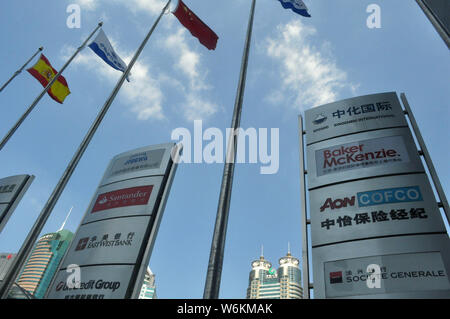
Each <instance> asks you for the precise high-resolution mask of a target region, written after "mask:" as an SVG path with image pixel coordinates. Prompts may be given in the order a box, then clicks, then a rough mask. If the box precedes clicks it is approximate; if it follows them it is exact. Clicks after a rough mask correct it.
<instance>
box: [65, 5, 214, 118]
mask: <svg viewBox="0 0 450 319" xmlns="http://www.w3.org/2000/svg"><path fill="white" fill-rule="evenodd" d="M69 1H70V0H69ZM76 1H77V2H78V3H79V4H80V5H81V6H83V8H86V9H88V10H95V9H97V7H98V6H99V3H100V2H102V0H76ZM102 3H104V4H105V5H106V3H109V4H110V3H114V4H118V5H123V6H124V7H125V8H126V9H127V10H129V11H131V12H132V13H134V14H137V13H142V12H143V13H147V14H148V15H152V16H154V15H157V14H159V13H160V12H161V9H162V8H163V7H164V5H165V4H166V3H167V0H128V1H122V0H108V2H107V1H106V0H105V1H103V2H102ZM175 5H176V1H174V2H173V3H172V7H173V6H175ZM174 20H176V19H175V18H174V17H172V16H171V19H167V21H166V23H164V25H163V30H164V31H165V33H166V32H167V36H166V37H165V39H164V42H163V47H164V48H165V49H167V50H168V51H169V52H170V54H171V56H172V58H173V59H174V60H175V63H174V69H175V71H177V74H181V75H182V76H184V77H185V78H187V81H184V80H182V79H180V76H177V78H176V79H175V78H172V77H170V76H169V75H167V74H163V73H161V72H160V73H159V74H155V72H154V71H153V72H152V75H153V76H154V77H155V78H152V77H151V76H150V73H149V68H150V66H149V65H146V64H144V63H142V62H138V63H136V64H135V66H134V67H133V69H132V71H131V73H132V78H131V80H132V82H131V83H125V84H124V87H123V89H122V90H121V91H123V92H124V93H123V94H124V95H125V98H126V99H128V100H129V101H130V102H131V103H130V105H131V110H132V111H133V112H135V113H136V114H137V117H138V119H141V120H146V119H149V118H157V119H162V118H164V115H163V112H162V102H163V100H164V95H163V93H162V90H161V85H169V86H174V85H175V86H176V87H177V88H178V92H179V93H180V94H182V98H183V100H184V101H183V102H182V103H181V105H180V106H179V107H180V109H181V110H182V114H183V116H184V117H185V118H186V119H187V120H193V119H203V120H205V119H206V118H208V117H210V116H212V115H213V114H215V113H216V112H217V110H218V106H217V105H216V104H215V103H213V102H210V101H208V100H207V98H205V92H206V91H207V90H210V89H211V88H212V87H211V85H209V84H208V82H207V81H206V77H207V75H208V70H207V69H206V68H204V67H203V66H202V63H201V55H200V54H199V53H198V52H196V51H194V50H192V49H191V48H190V47H189V44H188V43H189V41H188V40H187V37H191V35H190V34H189V32H188V31H187V30H186V29H185V28H184V27H180V26H179V25H177V24H175V25H174V24H173V23H172V22H173V21H174ZM109 40H110V41H111V44H112V46H113V47H114V48H115V49H116V50H117V49H118V48H119V46H118V44H117V43H115V42H114V41H113V40H112V39H111V38H109ZM194 41H195V42H197V43H195V45H196V46H198V47H200V46H201V45H200V44H199V43H198V41H197V39H195V40H194ZM194 41H192V43H194ZM200 49H201V48H200ZM117 53H118V54H119V56H122V57H124V56H130V57H129V58H128V59H126V58H124V60H125V61H126V62H127V63H128V62H129V60H131V54H128V55H124V54H121V52H119V50H117ZM67 56H68V55H67ZM94 59H98V57H96V56H94V55H92V54H91V53H89V55H88V54H85V55H83V54H81V55H80V56H79V57H78V58H77V59H76V61H75V63H77V64H80V65H83V66H85V67H86V68H89V69H92V68H94V69H95V72H96V73H97V74H99V76H101V77H104V76H106V77H108V78H115V77H114V74H113V73H117V71H115V70H113V69H112V68H110V67H109V66H107V65H106V64H105V63H103V62H102V61H93V60H94ZM138 61H139V60H138ZM179 71H181V72H179ZM116 77H117V75H116Z"/></svg>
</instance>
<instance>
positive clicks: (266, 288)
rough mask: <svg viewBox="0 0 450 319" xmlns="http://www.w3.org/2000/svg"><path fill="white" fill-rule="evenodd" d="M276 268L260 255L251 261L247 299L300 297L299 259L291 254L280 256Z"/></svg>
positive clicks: (301, 296) (301, 291) (301, 292)
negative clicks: (278, 265)
mask: <svg viewBox="0 0 450 319" xmlns="http://www.w3.org/2000/svg"><path fill="white" fill-rule="evenodd" d="M279 264H280V267H279V268H278V270H276V271H275V270H274V269H273V268H272V264H271V263H270V262H269V261H267V260H265V259H264V256H261V257H260V258H259V260H254V261H253V262H252V270H251V271H250V276H249V285H248V288H247V296H246V297H247V299H302V298H303V290H302V287H301V273H300V267H299V260H298V259H297V258H295V257H293V256H292V255H291V253H290V252H288V253H287V255H286V256H284V257H282V258H280V260H279Z"/></svg>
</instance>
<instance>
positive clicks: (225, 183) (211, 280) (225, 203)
mask: <svg viewBox="0 0 450 319" xmlns="http://www.w3.org/2000/svg"><path fill="white" fill-rule="evenodd" d="M254 13H255V0H253V1H252V6H251V11H250V18H249V22H248V28H247V38H246V40H245V46H244V54H243V56H242V63H241V71H240V75H239V84H238V88H237V94H236V100H235V104H234V111H233V119H232V122H231V128H232V131H231V133H230V138H229V141H228V149H227V157H226V161H225V165H224V169H223V176H222V185H221V188H220V196H219V204H218V208H217V216H216V224H215V227H214V234H213V239H212V243H211V252H210V255H209V264H208V271H207V275H206V282H205V290H204V292H203V298H204V299H218V298H219V290H220V280H221V276H222V265H223V255H224V250H225V238H226V233H227V224H228V214H229V210H230V200H231V190H232V187H233V175H234V162H235V160H236V152H235V150H236V149H237V139H238V135H237V128H239V126H240V122H241V113H242V102H243V99H244V90H245V79H246V76H247V64H248V56H249V51H250V42H251V37H252V28H253V16H254Z"/></svg>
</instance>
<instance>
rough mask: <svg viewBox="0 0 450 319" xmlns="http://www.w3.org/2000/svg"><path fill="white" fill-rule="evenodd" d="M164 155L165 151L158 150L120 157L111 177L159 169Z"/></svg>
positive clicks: (111, 172) (114, 165) (115, 163)
mask: <svg viewBox="0 0 450 319" xmlns="http://www.w3.org/2000/svg"><path fill="white" fill-rule="evenodd" d="M164 153H165V149H156V150H151V151H147V152H139V153H135V154H131V155H127V156H123V157H120V158H118V159H117V160H116V161H115V162H114V164H113V166H112V168H111V171H110V174H109V176H116V175H121V174H129V173H134V172H137V171H141V170H148V169H158V168H160V166H161V163H162V160H163V157H164Z"/></svg>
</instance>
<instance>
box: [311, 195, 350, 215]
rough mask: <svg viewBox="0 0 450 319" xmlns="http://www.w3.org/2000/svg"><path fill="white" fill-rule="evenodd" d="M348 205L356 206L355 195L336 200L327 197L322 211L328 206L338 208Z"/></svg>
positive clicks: (321, 208)
mask: <svg viewBox="0 0 450 319" xmlns="http://www.w3.org/2000/svg"><path fill="white" fill-rule="evenodd" d="M347 206H355V196H352V198H348V197H345V198H344V199H340V198H338V199H336V200H332V199H331V198H327V199H326V201H325V203H324V204H323V205H322V206H321V207H320V211H321V212H323V211H324V210H325V209H327V208H331V209H337V208H342V207H347Z"/></svg>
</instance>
